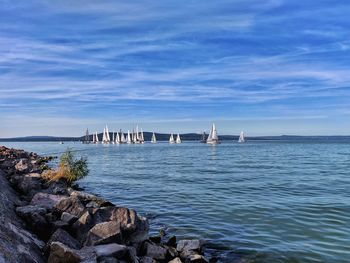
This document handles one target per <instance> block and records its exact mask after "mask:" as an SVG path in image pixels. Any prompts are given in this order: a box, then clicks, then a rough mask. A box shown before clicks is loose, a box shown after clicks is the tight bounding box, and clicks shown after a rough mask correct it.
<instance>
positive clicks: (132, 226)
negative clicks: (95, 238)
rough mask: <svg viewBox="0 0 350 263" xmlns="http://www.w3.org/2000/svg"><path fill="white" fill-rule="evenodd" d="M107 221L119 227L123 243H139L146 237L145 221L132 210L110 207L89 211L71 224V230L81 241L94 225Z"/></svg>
mask: <svg viewBox="0 0 350 263" xmlns="http://www.w3.org/2000/svg"><path fill="white" fill-rule="evenodd" d="M109 221H114V222H116V223H118V224H119V225H120V229H121V231H122V234H123V239H124V240H123V241H124V243H140V242H142V241H144V240H146V239H147V237H148V228H149V225H148V221H147V219H145V218H143V217H140V216H138V215H137V214H136V212H135V211H134V210H132V209H127V208H124V207H111V206H110V207H101V208H93V209H89V211H86V212H85V213H84V214H83V215H82V216H81V217H80V218H79V220H78V221H77V222H75V223H74V224H73V229H74V230H75V232H76V233H77V236H79V238H80V239H82V238H83V236H84V235H85V234H86V233H87V232H88V231H89V230H90V229H91V227H93V226H94V225H95V224H99V223H103V222H109Z"/></svg>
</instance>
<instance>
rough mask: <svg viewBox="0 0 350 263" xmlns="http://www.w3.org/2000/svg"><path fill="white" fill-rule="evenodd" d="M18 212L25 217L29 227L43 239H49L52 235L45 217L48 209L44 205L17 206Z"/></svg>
mask: <svg viewBox="0 0 350 263" xmlns="http://www.w3.org/2000/svg"><path fill="white" fill-rule="evenodd" d="M16 213H17V214H18V215H19V216H20V217H21V218H22V219H24V221H25V222H26V223H27V225H28V227H29V228H30V229H31V230H32V231H33V232H34V233H35V234H37V235H38V236H39V237H40V238H41V239H44V240H47V239H48V238H49V236H50V234H49V233H48V231H47V229H48V228H49V223H48V222H47V220H46V218H45V213H46V209H45V208H43V207H38V206H33V205H27V206H22V207H17V208H16Z"/></svg>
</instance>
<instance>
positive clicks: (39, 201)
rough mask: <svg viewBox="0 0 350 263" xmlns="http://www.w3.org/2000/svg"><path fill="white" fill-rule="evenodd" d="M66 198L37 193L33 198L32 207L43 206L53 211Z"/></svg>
mask: <svg viewBox="0 0 350 263" xmlns="http://www.w3.org/2000/svg"><path fill="white" fill-rule="evenodd" d="M65 198H66V197H65V196H63V195H52V194H47V193H36V194H35V195H34V196H33V199H32V201H31V202H30V204H31V205H36V206H41V207H44V208H46V209H48V210H52V209H53V208H54V206H55V205H57V204H58V203H59V202H60V201H61V200H62V199H65Z"/></svg>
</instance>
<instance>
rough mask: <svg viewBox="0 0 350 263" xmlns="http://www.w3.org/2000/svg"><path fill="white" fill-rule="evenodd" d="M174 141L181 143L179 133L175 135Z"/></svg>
mask: <svg viewBox="0 0 350 263" xmlns="http://www.w3.org/2000/svg"><path fill="white" fill-rule="evenodd" d="M176 143H181V138H180V134H177V137H176Z"/></svg>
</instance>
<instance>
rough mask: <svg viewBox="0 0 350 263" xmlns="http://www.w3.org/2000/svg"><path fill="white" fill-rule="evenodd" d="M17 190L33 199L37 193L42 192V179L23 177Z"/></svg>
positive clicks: (18, 183)
mask: <svg viewBox="0 0 350 263" xmlns="http://www.w3.org/2000/svg"><path fill="white" fill-rule="evenodd" d="M17 189H18V190H19V191H20V192H21V193H23V194H25V195H27V196H28V197H29V198H32V197H33V196H34V195H35V193H37V192H39V191H40V190H41V179H40V177H35V176H33V177H32V176H22V177H21V178H20V179H19V180H18V182H17ZM29 200H30V199H29Z"/></svg>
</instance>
